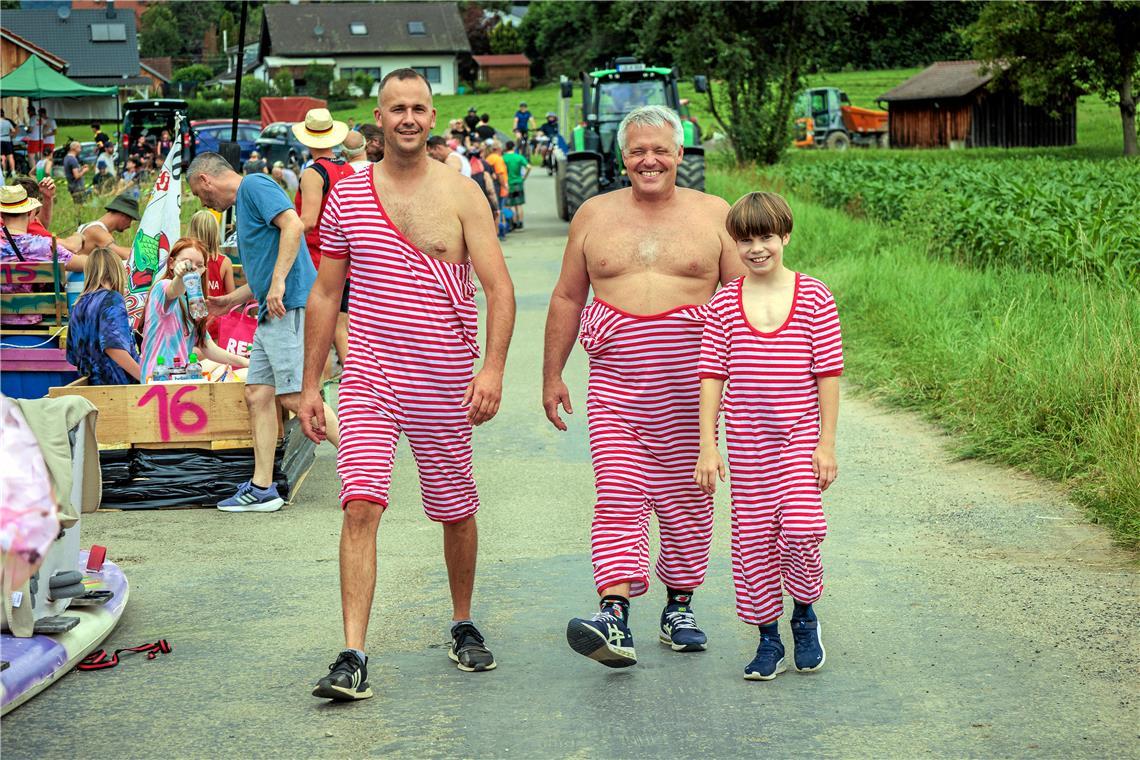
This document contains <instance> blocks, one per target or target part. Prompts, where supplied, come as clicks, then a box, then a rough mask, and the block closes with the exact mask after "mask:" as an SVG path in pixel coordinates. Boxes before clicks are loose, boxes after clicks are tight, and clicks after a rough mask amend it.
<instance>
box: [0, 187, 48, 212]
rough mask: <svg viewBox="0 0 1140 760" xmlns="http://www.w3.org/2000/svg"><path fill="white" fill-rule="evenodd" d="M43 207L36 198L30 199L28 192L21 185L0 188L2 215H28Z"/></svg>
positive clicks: (0, 209)
mask: <svg viewBox="0 0 1140 760" xmlns="http://www.w3.org/2000/svg"><path fill="white" fill-rule="evenodd" d="M42 205H43V204H42V203H40V202H39V201H37V200H36V199H35V198H29V197H28V191H27V190H25V189H24V188H23V187H21V186H20V185H4V186H3V187H0V213H4V214H27V213H28V212H30V211H35V210H36V209H38V208H39V207H40V206H42Z"/></svg>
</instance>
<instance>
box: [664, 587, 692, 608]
mask: <svg viewBox="0 0 1140 760" xmlns="http://www.w3.org/2000/svg"><path fill="white" fill-rule="evenodd" d="M667 593H668V601H666V602H665V603H666V604H667V605H674V604H681V605H691V604H692V603H693V592H692V591H691V590H689V591H686V590H683V589H677V588H670V589H667Z"/></svg>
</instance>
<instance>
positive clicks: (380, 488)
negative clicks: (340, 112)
mask: <svg viewBox="0 0 1140 760" xmlns="http://www.w3.org/2000/svg"><path fill="white" fill-rule="evenodd" d="M320 229H321V252H322V254H323V255H324V256H327V257H329V258H335V259H340V258H344V257H345V256H348V257H349V281H350V283H351V285H350V287H351V291H350V298H349V303H350V307H349V314H348V359H347V361H346V363H345V368H344V376H343V377H342V379H341V383H340V403H339V405H338V408H337V413H338V416H339V418H340V447H339V448H338V449H337V473H338V474H339V475H340V478H341V481H342V483H343V485H342V487H341V492H340V499H341V504H342V505H344V504H347V503H348V502H349V501H350V500H352V499H363V500H365V501H370V502H374V503H376V504H379V505H380V506H382V507H387V506H388V486H389V484H390V483H391V475H392V460H393V457H394V455H395V450H396V441H397V440H398V439H399V436H400V433H401V432H403V433H404V435H405V436H407V438H408V443H409V444H410V445H411V448H412V453H413V454H414V456H415V459H416V465H417V466H418V468H419V473H420V489H421V491H422V494H423V505H424V511H425V512H426V513H427V515H428V517H430V518H431V519H432V520H436V521H438V522H445V523H451V522H458V521H461V520H464V519H466V518H468V517H470V516H471V515H473V514H475V512H476V511H477V510H478V508H479V497H478V495H477V493H476V491H475V481H474V479H473V478H472V475H471V423H469V422H468V421H467V409H466V407H464V406H463V405H462V404H463V396H464V393H465V392H466V390H467V385H468V384H469V383H470V382H471V379H472V377H473V364H474V360H475V357H476V356H478V355H479V345H478V343H477V341H476V338H477V331H478V317H479V312H478V308H477V307H476V305H475V284H474V283H473V282H472V281H471V264H470V262H467V263H463V264H452V263H448V262H446V261H440V260H439V259H435V258H432V257H431V256H428V255H427V254H426V253H424V252H423V251H420V250H419V249H418V248H416V246H415V245H414V244H413V243H411V242H410V241H409V240H408V239H407V238H405V237H404V235H403V234H402V233H401V232H400V230H399V229H397V228H396V226H395V225H394V224H393V223H392V221H391V220H390V219H389V218H388V215H387V213H385V211H384V207H383V206H382V205H381V203H380V198H379V197H378V196H377V194H376V189H375V185H374V183H373V181H372V172H359V173H357V174H354V175H352V176H349V177H346V178H344V179H342V180H340V181H339V182H337V183H336V185H334V186H333V189H332V191H331V192H330V194H329V200H328V205H327V206H326V208H325V212H324V214H323V215H322V216H321V224H320Z"/></svg>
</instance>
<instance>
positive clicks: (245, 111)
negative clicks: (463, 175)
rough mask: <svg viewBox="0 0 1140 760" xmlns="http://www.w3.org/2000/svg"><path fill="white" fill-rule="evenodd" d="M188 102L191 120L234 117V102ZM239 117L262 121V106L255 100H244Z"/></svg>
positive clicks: (201, 100) (240, 106)
mask: <svg viewBox="0 0 1140 760" xmlns="http://www.w3.org/2000/svg"><path fill="white" fill-rule="evenodd" d="M186 102H187V104H188V105H189V109H188V111H189V114H190V118H191V119H228V118H229V117H230V116H232V115H233V108H234V104H233V101H232V100H220V99H219V100H203V99H195V100H188V101H186ZM238 116H239V117H241V118H243V119H260V118H261V104H260V103H259V102H257V101H255V100H246V99H245V98H242V99H241V103H240V104H239V105H238Z"/></svg>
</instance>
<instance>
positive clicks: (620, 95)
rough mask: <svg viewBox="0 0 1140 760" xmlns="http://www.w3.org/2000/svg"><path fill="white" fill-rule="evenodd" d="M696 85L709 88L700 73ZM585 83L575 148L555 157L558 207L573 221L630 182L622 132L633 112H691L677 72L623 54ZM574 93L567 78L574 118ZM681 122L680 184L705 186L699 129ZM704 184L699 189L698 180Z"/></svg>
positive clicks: (567, 94) (573, 134)
mask: <svg viewBox="0 0 1140 760" xmlns="http://www.w3.org/2000/svg"><path fill="white" fill-rule="evenodd" d="M695 84H696V88H697V91H698V92H707V91H708V88H707V80H705V78H704V77H697V78H696V82H695ZM581 87H582V106H581V108H582V117H581V121H580V122H579V123H578V125H577V126H576V127H574V129H573V131H572V132H571V135H570V142H569V150H568V151H567V152H566V153H564V154H558V153H556V156H555V160H556V167H557V169H556V174H557V175H558V180H557V193H558V206H559V211H560V214H561V216H562V218H563V219H565V220H567V221H569V219H570V217H572V216H573V215H574V212H575V211H576V210H577V209H578V207H579V206H580V205H581V204H582V203H584V202H585V201H586V200H587V199H588V198H589V197H591V196H593V195H597V194H598V193H603V192H608V191H610V190H616V189H619V188H622V187H628V186H629V178H628V176H627V175H626V172H625V166H624V164H623V162H622V156H621V150H620V149H619V148H618V144H617V132H618V125H620V124H621V121H622V119H624V118H625V117H626V115H628V114H629V112H630V111H632V110H634V109H635V108H639V107H641V106H664V107H666V108H668V109H670V110H671V111H674V112H675V113H678V114H680V113H682V112H683V111H684V112H687V109H686V108H684V106H683V105H682V102H681V98H680V96H679V94H678V91H677V75H676V73H675V72H674V70H673V69H670V68H665V67H659V66H647V65H646V64H644V63H642V62H641V61H639V60H637V59H636V58H617V59H615V60H614V61H613V63H612V64H611V65H610V67H609V68H605V69H598V70H595V71H590V72H587V73H583V74H582V76H581ZM572 94H573V84H572V82H571V81H570V80H568V79H565V78H564V79H563V81H562V98H563V108H562V112H563V115H564V116H568V112H569V108H568V105H567V104H568V101H569V99H570V98H571V97H572ZM563 123H565V121H564V122H563ZM681 125H682V128H683V130H684V134H683V144H684V147H685V156H684V165H683V166H682V167H678V172H677V184H678V185H679V186H681V187H697V189H700V190H703V189H704V151H703V149H702V148H701V147H700V145H701V143H700V131H699V128H698V127H697V125H696V123H695V122H694V121H693V120H691V119H687V118H682V121H681ZM698 163H699V167H698V166H697V164H698ZM698 182H699V187H698V185H697V184H693V183H698Z"/></svg>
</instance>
